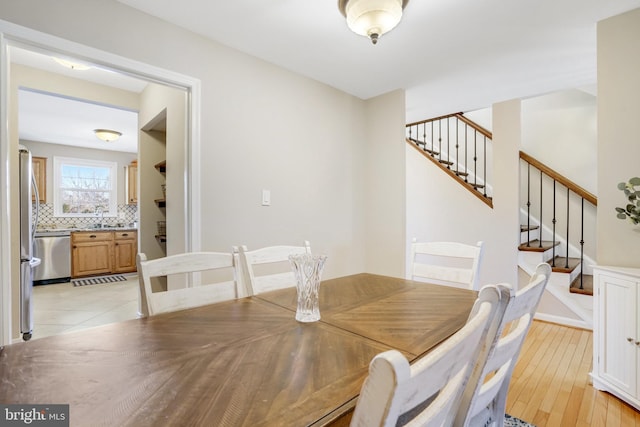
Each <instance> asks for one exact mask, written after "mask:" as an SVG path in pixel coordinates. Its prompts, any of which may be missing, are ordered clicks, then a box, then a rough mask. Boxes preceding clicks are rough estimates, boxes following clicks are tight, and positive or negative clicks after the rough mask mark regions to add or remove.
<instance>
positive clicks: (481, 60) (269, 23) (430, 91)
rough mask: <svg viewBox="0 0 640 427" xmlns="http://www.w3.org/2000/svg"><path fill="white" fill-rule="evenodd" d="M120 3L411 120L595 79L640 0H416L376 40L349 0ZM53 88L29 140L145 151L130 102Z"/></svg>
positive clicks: (29, 122) (30, 120) (42, 59)
mask: <svg viewBox="0 0 640 427" xmlns="http://www.w3.org/2000/svg"><path fill="white" fill-rule="evenodd" d="M117 1H119V2H120V3H123V4H125V5H128V6H130V7H133V8H136V9H139V10H141V11H143V12H146V13H148V14H150V15H154V16H156V17H158V18H160V19H163V20H165V21H168V22H170V23H173V24H175V25H178V26H181V27H184V28H187V29H189V30H191V31H194V32H196V33H199V34H201V35H203V36H205V37H208V38H210V39H213V40H215V41H217V42H219V43H221V44H224V45H227V46H230V47H233V48H235V49H238V50H240V51H243V52H246V53H247V54H250V55H252V56H255V57H258V58H261V59H263V60H265V61H268V62H270V63H274V64H277V65H279V66H282V67H284V68H286V69H289V70H292V71H294V72H296V73H299V74H302V75H305V76H307V77H310V78H312V79H315V80H318V81H320V82H323V83H326V84H327V85H330V86H333V87H335V88H337V89H340V90H342V91H344V92H347V93H350V94H352V95H355V96H357V97H360V98H362V99H368V98H371V97H375V96H378V95H381V94H384V93H387V92H389V91H392V90H396V89H404V90H405V91H406V104H407V105H406V107H407V108H406V115H407V121H408V122H411V121H415V120H420V119H424V118H429V117H434V116H437V115H440V114H446V113H451V112H454V111H472V110H475V109H480V108H486V107H489V106H491V105H492V104H494V103H496V102H500V101H504V100H509V99H514V98H526V97H530V96H536V95H541V94H545V93H549V92H553V91H557V90H563V89H568V88H584V87H593V85H594V84H595V83H596V23H597V22H598V21H600V20H602V19H605V18H607V17H610V16H614V15H617V14H619V13H622V12H626V11H628V10H631V9H635V8H638V7H640V0H560V1H559V0H536V1H515V0H484V1H482V2H479V1H477V0H412V1H410V2H409V3H408V5H407V7H406V9H405V11H404V17H403V19H402V22H401V23H400V25H398V27H397V28H395V29H394V30H393V31H391V32H390V33H388V34H385V35H384V36H382V37H381V39H380V41H379V42H378V44H377V45H375V46H374V45H372V44H371V42H370V41H369V40H368V39H366V38H364V37H361V36H358V35H356V34H354V33H352V32H351V31H350V30H349V29H348V28H347V26H346V22H345V19H344V17H343V16H342V15H341V14H340V12H339V11H338V7H337V4H338V1H337V0H304V1H299V0H297V1H296V0H260V1H257V0H233V1H211V0H182V1H180V2H176V1H171V0H117ZM11 60H12V62H17V63H22V64H25V65H29V66H32V67H35V68H42V69H47V70H49V71H53V72H60V73H67V75H71V76H73V77H76V78H82V79H87V80H90V81H95V82H99V83H101V84H106V85H113V86H114V87H119V88H122V89H126V90H131V91H137V92H140V91H141V90H142V88H144V86H145V85H146V82H144V81H142V80H138V79H133V78H131V77H127V76H124V75H119V74H117V73H113V72H111V71H108V70H103V69H100V68H92V69H91V70H87V71H73V70H68V69H63V68H62V67H60V66H58V65H57V64H55V63H54V62H53V61H52V60H51V58H50V57H49V56H46V55H42V54H37V53H33V52H28V51H24V50H22V49H18V48H12V52H11ZM69 73H71V74H69ZM49 95H50V94H38V93H29V94H27V95H25V97H24V102H23V101H22V100H21V103H20V135H21V138H22V137H24V138H25V139H36V140H42V141H49V142H56V143H64V144H69V145H89V146H94V145H98V146H99V147H100V148H103V149H116V150H118V151H129V152H135V151H136V148H134V147H135V145H133V144H135V142H133V139H134V136H135V135H137V119H136V123H135V126H133V125H132V123H133V121H132V119H128V120H125V119H123V120H124V121H122V122H120V121H119V120H120V118H123V117H125V116H126V114H120V113H122V111H120V112H115V111H112V110H114V109H113V108H108V106H98V105H95V104H91V105H89V106H88V105H86V104H84V103H80V104H78V103H77V100H70V99H64V98H58V99H55V98H56V97H53V96H49ZM21 98H22V95H21ZM73 105H75V107H74V106H73ZM74 108H75V110H74ZM101 108H108V109H107V110H101ZM90 111H94V112H95V114H96V115H95V116H94V117H93V118H89V117H88V115H89V112H90ZM128 113H129V114H134V113H132V112H128ZM107 117H109V121H108V123H105V122H106V120H105V119H106V118H107ZM80 118H84V120H83V121H81V120H80ZM98 123H102V124H98ZM96 127H101V128H105V127H106V128H113V129H116V130H119V131H121V132H122V133H123V137H122V138H121V141H120V144H123V145H118V143H110V144H108V145H105V143H102V142H100V141H98V140H97V139H96V138H95V136H93V134H92V130H93V129H94V128H96ZM60 141H63V142H60ZM125 143H127V144H125Z"/></svg>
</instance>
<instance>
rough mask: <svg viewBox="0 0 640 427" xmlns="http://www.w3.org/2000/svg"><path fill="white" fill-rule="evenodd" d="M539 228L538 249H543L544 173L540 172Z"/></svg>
mask: <svg viewBox="0 0 640 427" xmlns="http://www.w3.org/2000/svg"><path fill="white" fill-rule="evenodd" d="M538 226H539V227H540V228H539V229H538V230H540V231H539V232H538V234H539V235H540V238H539V239H538V241H539V242H540V244H539V245H538V247H539V248H542V171H540V218H539V219H538Z"/></svg>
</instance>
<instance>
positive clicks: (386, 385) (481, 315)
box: [351, 286, 504, 427]
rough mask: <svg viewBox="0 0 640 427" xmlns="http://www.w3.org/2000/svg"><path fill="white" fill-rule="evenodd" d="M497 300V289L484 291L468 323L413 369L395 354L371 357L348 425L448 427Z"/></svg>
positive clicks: (501, 307) (388, 352)
mask: <svg viewBox="0 0 640 427" xmlns="http://www.w3.org/2000/svg"><path fill="white" fill-rule="evenodd" d="M500 299H501V294H500V291H499V289H498V288H497V287H496V286H485V287H483V288H482V290H481V291H480V294H479V296H478V300H477V301H476V303H475V305H474V308H473V310H472V312H471V315H470V318H469V321H468V322H467V324H466V325H465V326H464V327H463V328H462V329H460V330H459V331H458V332H456V333H455V334H454V335H452V336H451V337H449V338H448V339H447V340H446V341H444V342H442V343H441V344H440V345H439V346H438V347H436V348H435V349H433V350H432V351H431V352H430V353H428V354H427V355H425V356H424V357H422V358H421V359H419V360H417V361H416V362H415V363H414V364H413V365H411V366H410V365H409V362H408V361H407V359H406V358H405V357H404V356H403V355H402V354H401V353H400V352H398V351H397V350H390V351H386V352H384V353H381V354H378V355H377V356H376V357H374V358H373V360H372V361H371V364H370V366H369V376H368V377H367V379H366V380H365V382H364V384H363V386H362V390H361V393H360V397H359V398H358V402H357V404H356V409H355V411H354V414H353V418H352V419H351V426H357V427H374V426H395V425H396V424H397V423H398V422H399V421H400V424H401V425H407V426H449V425H451V423H452V422H453V417H454V416H455V415H456V412H457V410H458V405H459V404H460V397H461V395H462V392H463V390H464V387H465V385H466V383H467V380H468V378H469V376H470V375H471V370H472V369H473V366H474V360H475V357H476V356H477V354H478V352H479V349H480V345H481V343H482V342H483V340H484V339H485V334H486V333H487V332H488V330H489V329H490V326H491V324H492V321H493V319H494V318H495V316H496V314H497V311H498V310H500V309H503V308H504V304H503V305H500ZM500 314H502V313H500Z"/></svg>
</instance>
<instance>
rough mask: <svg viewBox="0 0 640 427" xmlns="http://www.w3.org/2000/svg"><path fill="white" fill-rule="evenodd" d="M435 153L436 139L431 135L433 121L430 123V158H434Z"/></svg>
mask: <svg viewBox="0 0 640 427" xmlns="http://www.w3.org/2000/svg"><path fill="white" fill-rule="evenodd" d="M435 152H436V139H435V136H434V134H433V120H432V121H431V157H434V155H435Z"/></svg>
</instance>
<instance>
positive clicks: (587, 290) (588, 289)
mask: <svg viewBox="0 0 640 427" xmlns="http://www.w3.org/2000/svg"><path fill="white" fill-rule="evenodd" d="M580 284H581V282H580V276H579V275H578V277H576V280H574V281H573V283H572V284H571V286H569V292H571V293H573V294H582V295H593V276H592V275H590V274H583V275H582V287H580Z"/></svg>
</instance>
